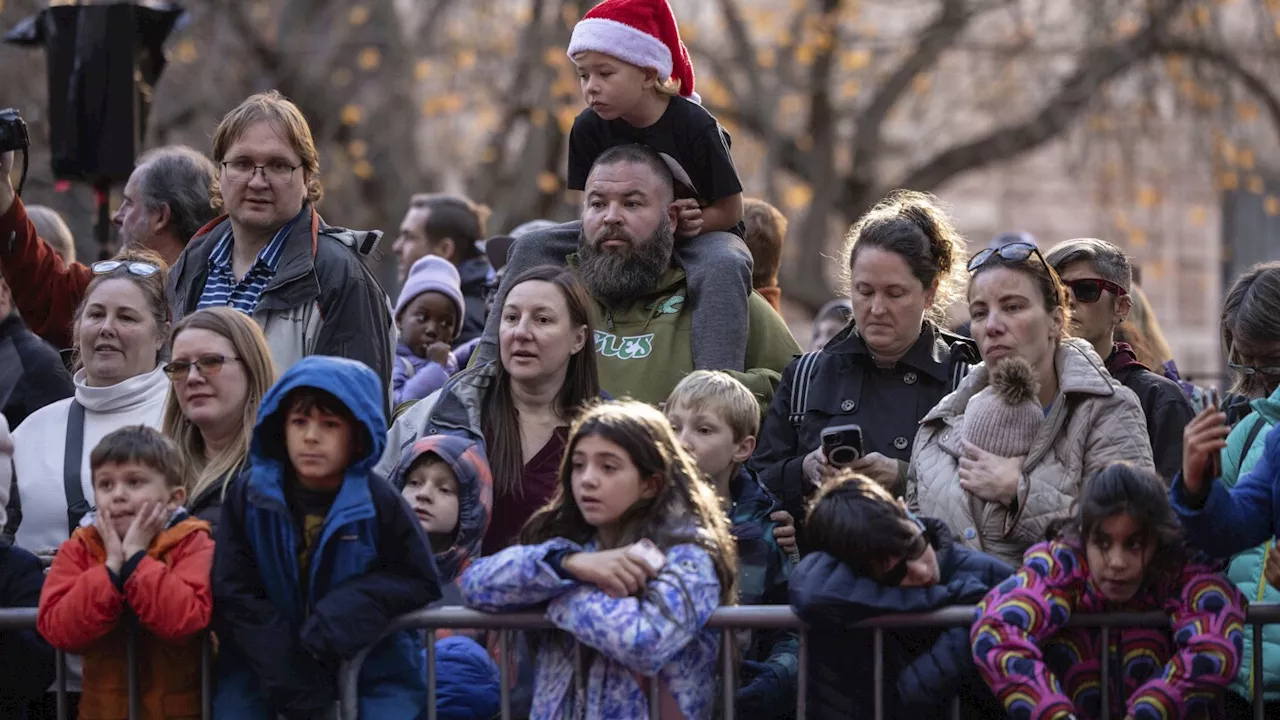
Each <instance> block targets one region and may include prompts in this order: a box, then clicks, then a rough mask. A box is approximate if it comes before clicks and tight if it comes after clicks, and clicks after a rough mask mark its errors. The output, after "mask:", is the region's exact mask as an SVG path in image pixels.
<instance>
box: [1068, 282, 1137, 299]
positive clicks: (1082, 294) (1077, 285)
mask: <svg viewBox="0 0 1280 720" xmlns="http://www.w3.org/2000/svg"><path fill="white" fill-rule="evenodd" d="M1067 287H1069V288H1071V294H1072V295H1074V296H1075V298H1076V300H1078V301H1080V302H1082V303H1085V304H1093V303H1096V302H1098V300H1099V299H1100V298H1102V291H1103V290H1108V291H1110V292H1111V294H1112V295H1115V296H1116V297H1124V296H1125V295H1128V294H1129V291H1128V290H1125V289H1124V288H1122V287H1120V286H1119V285H1117V284H1115V283H1113V282H1111V281H1110V280H1103V279H1102V278H1081V279H1080V280H1071V281H1069V282H1068V283H1067Z"/></svg>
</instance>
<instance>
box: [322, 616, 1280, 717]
mask: <svg viewBox="0 0 1280 720" xmlns="http://www.w3.org/2000/svg"><path fill="white" fill-rule="evenodd" d="M974 610H975V608H974V607H973V606H957V607H950V608H946V609H943V610H938V611H935V612H931V613H923V614H918V615H905V614H903V615H882V616H880V617H877V618H873V619H871V620H868V621H865V622H861V623H858V625H857V627H861V628H866V629H869V630H872V631H873V634H872V638H873V641H872V642H873V650H874V653H875V663H874V671H873V672H874V678H873V679H874V683H873V684H874V688H875V689H874V696H873V698H872V699H871V700H872V703H873V704H874V707H875V718H876V720H883V718H884V632H885V631H886V630H896V629H918V628H951V627H968V626H969V625H971V624H972V623H973V617H974ZM1168 624H1169V616H1168V615H1167V614H1165V613H1162V612H1147V613H1097V614H1089V615H1076V616H1073V617H1072V618H1071V620H1070V622H1069V623H1068V625H1070V626H1073V627H1085V628H1098V629H1099V630H1100V631H1101V634H1102V637H1101V640H1102V642H1101V645H1102V647H1104V648H1108V651H1109V647H1110V644H1109V642H1108V640H1109V636H1110V631H1111V628H1116V627H1119V628H1135V627H1167V626H1168ZM1245 624H1246V625H1249V626H1251V631H1252V633H1253V648H1252V649H1253V658H1252V662H1253V667H1254V668H1255V672H1256V671H1257V670H1256V669H1257V668H1261V667H1262V628H1263V626H1264V625H1275V624H1280V604H1274V605H1273V604H1266V605H1253V606H1251V607H1250V608H1249V610H1248V612H1247V614H1246V619H1245ZM707 626H708V627H711V628H719V629H722V630H737V629H753V630H758V629H770V630H772V629H780V628H781V629H796V630H798V631H799V633H800V651H799V658H798V659H799V672H798V678H797V694H796V717H797V718H800V719H801V720H803V718H804V717H805V709H806V704H807V697H806V694H807V692H806V691H807V686H808V675H809V662H810V660H809V657H808V628H807V626H806V625H805V624H804V623H802V622H801V621H800V619H799V618H798V617H796V615H795V613H793V612H792V611H791V609H790V608H788V607H785V606H778V605H742V606H733V607H723V608H720V609H718V610H716V611H715V613H713V614H712V616H711V620H710V621H709V622H708V623H707ZM552 628H553V625H552V624H551V622H550V621H549V620H547V618H546V616H545V615H543V614H542V613H537V612H518V613H507V614H490V613H482V612H477V611H475V610H468V609H466V608H460V607H451V608H436V609H432V610H419V611H417V612H412V613H409V614H407V615H403V616H401V617H399V618H396V620H395V621H393V622H392V624H391V627H389V628H388V629H387V632H388V633H392V632H398V631H401V630H419V629H420V630H426V631H427V643H426V646H427V651H426V653H427V703H428V704H427V717H428V719H429V720H435V719H436V717H437V714H436V668H435V637H436V630H437V629H450V630H457V629H474V630H496V631H498V632H499V633H500V635H499V652H500V654H501V657H502V659H503V662H502V663H501V665H500V667H499V674H500V683H501V687H502V695H501V702H502V715H501V716H502V720H510V718H511V705H510V702H511V693H510V689H509V685H510V683H509V680H510V677H509V675H510V671H509V663H508V662H507V658H508V657H509V655H508V649H509V645H510V641H509V636H510V633H511V631H512V630H549V629H552ZM722 638H723V642H724V646H723V649H722V651H721V659H722V663H723V669H722V673H723V682H722V683H721V687H722V689H723V692H724V701H723V702H724V708H723V712H724V714H723V717H724V718H726V719H727V720H733V718H734V691H735V688H734V679H735V678H736V676H737V672H736V668H735V667H734V658H735V657H736V653H735V652H734V637H733V633H731V632H724V633H723V634H722ZM574 647H575V654H577V652H578V651H579V650H580V649H581V645H577V644H575V646H574ZM368 653H369V650H368V649H366V650H364V651H362V652H361V653H359V654H358V655H357V656H356V657H355V658H353V659H352V660H351V662H349V663H347V664H346V665H344V666H343V669H342V676H341V677H340V678H339V694H340V697H341V699H342V718H343V720H357V717H358V710H359V698H358V692H359V687H358V686H359V676H360V667H361V665H362V664H363V663H364V660H365V658H366V657H367V655H368ZM580 667H581V663H575V668H580ZM1100 667H1101V672H1102V677H1101V682H1100V684H1101V686H1102V698H1101V704H1102V716H1101V720H1111V705H1110V700H1111V698H1110V694H1111V687H1110V682H1109V681H1110V677H1109V675H1110V663H1108V662H1102V663H1100ZM579 680H580V679H579V678H576V677H575V682H577V681H579ZM1261 685H1262V684H1261V683H1255V684H1254V687H1253V698H1252V702H1253V717H1254V720H1265V714H1264V707H1263V689H1262V687H1261ZM649 692H650V696H649V717H650V718H651V719H653V720H656V718H658V713H659V708H660V703H659V701H658V692H659V685H658V683H651V684H650V686H649ZM960 710H961V707H960V698H959V697H956V698H953V699H952V701H951V707H950V712H949V713H948V714H949V715H950V717H951V720H959V718H960Z"/></svg>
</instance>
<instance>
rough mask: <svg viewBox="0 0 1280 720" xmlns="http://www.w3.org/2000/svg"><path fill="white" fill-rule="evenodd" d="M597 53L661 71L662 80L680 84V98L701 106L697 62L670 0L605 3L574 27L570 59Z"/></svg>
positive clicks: (629, 0) (570, 41) (610, 1)
mask: <svg viewBox="0 0 1280 720" xmlns="http://www.w3.org/2000/svg"><path fill="white" fill-rule="evenodd" d="M587 51H595V52H598V53H603V54H605V55H609V56H611V57H616V58H618V59H619V60H622V61H623V62H627V63H631V64H632V65H636V66H638V67H642V68H653V69H655V70H657V71H658V79H660V80H666V79H667V78H673V79H675V80H679V81H680V94H681V95H682V96H683V97H685V98H687V99H689V100H692V101H693V102H699V98H698V95H697V93H695V92H694V91H693V61H692V60H690V59H689V51H688V50H687V49H686V48H685V46H684V43H683V42H681V41H680V29H679V28H678V27H677V26H676V16H675V14H674V13H672V12H671V5H669V4H668V3H667V0H605V1H604V2H602V3H600V4H599V5H597V6H595V7H594V8H591V10H589V11H588V12H587V15H586V17H584V18H582V20H580V21H579V22H578V24H577V25H575V26H574V27H573V37H572V38H570V40H569V57H573V56H574V55H577V54H578V53H582V52H587Z"/></svg>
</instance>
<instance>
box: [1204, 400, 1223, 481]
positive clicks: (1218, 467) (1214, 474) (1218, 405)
mask: <svg viewBox="0 0 1280 720" xmlns="http://www.w3.org/2000/svg"><path fill="white" fill-rule="evenodd" d="M1204 403H1205V406H1206V407H1211V408H1214V409H1216V410H1221V409H1222V398H1221V397H1219V396H1218V389H1217V388H1213V387H1211V388H1208V389H1207V390H1205V392H1204ZM1204 474H1205V478H1204V479H1205V482H1213V481H1214V480H1215V479H1217V478H1219V477H1221V476H1222V451H1220V450H1219V451H1218V452H1212V453H1209V461H1208V462H1206V463H1205V465H1204ZM1206 487H1207V486H1206Z"/></svg>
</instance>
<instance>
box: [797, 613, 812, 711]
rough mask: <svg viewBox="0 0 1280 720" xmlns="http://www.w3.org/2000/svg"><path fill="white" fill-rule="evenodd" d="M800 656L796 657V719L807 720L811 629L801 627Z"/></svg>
mask: <svg viewBox="0 0 1280 720" xmlns="http://www.w3.org/2000/svg"><path fill="white" fill-rule="evenodd" d="M798 652H799V657H797V658H796V660H797V663H796V719H797V720H805V712H806V711H807V710H808V707H806V706H807V705H808V702H807V701H808V699H809V630H808V628H800V649H799V651H798Z"/></svg>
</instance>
